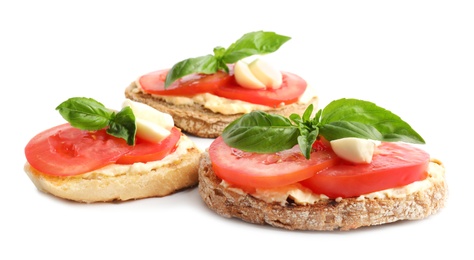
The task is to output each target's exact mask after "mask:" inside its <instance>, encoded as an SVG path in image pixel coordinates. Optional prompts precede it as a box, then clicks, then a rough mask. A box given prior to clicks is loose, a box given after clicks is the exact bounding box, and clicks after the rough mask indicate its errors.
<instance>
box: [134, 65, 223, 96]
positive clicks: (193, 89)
mask: <svg viewBox="0 0 474 260" xmlns="http://www.w3.org/2000/svg"><path fill="white" fill-rule="evenodd" d="M168 71H169V69H165V70H158V71H154V72H151V73H148V74H146V75H143V76H141V77H140V78H139V79H138V82H139V83H140V86H141V87H142V89H143V90H144V91H146V92H147V93H150V94H157V95H168V96H194V95H196V94H202V93H214V92H215V90H216V89H217V88H218V87H219V86H221V85H225V84H228V83H229V82H230V81H231V80H232V76H230V75H229V74H227V73H225V72H222V71H218V72H216V73H214V74H191V75H188V76H185V77H183V78H181V79H178V80H177V81H175V82H173V83H172V84H171V85H170V86H168V87H167V88H166V89H165V80H166V75H167V74H168Z"/></svg>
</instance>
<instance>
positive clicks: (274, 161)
mask: <svg viewBox="0 0 474 260" xmlns="http://www.w3.org/2000/svg"><path fill="white" fill-rule="evenodd" d="M209 156H210V159H211V161H212V168H213V170H214V172H215V174H216V175H217V176H218V177H220V178H221V179H223V180H225V181H227V182H229V183H232V184H234V185H237V186H241V187H254V188H255V187H256V188H273V187H279V186H284V185H288V184H292V183H296V182H299V181H301V180H304V179H307V178H309V177H311V176H313V175H314V173H316V172H318V171H321V170H323V169H325V168H328V167H330V166H332V165H334V164H336V163H337V162H338V161H339V158H338V157H337V156H336V155H335V154H334V153H333V152H332V151H330V150H314V151H313V152H312V153H311V159H309V160H307V159H306V158H305V157H304V156H303V155H302V153H301V151H300V149H299V147H298V146H295V147H293V148H292V149H289V150H285V151H282V152H278V153H275V154H258V153H249V152H243V151H241V150H238V149H235V148H232V147H229V146H228V145H227V144H226V143H225V142H224V140H223V139H222V137H218V138H216V139H215V140H214V141H213V142H212V143H211V145H210V146H209Z"/></svg>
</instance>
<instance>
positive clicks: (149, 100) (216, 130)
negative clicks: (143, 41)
mask: <svg viewBox="0 0 474 260" xmlns="http://www.w3.org/2000/svg"><path fill="white" fill-rule="evenodd" d="M125 97H126V98H128V99H131V100H133V101H137V102H141V103H145V104H147V105H149V106H152V107H154V108H155V109H157V110H159V111H161V112H164V113H167V114H170V115H171V116H172V117H173V120H174V122H175V126H177V127H179V128H181V129H182V130H183V131H185V132H187V133H189V134H191V135H194V136H198V137H203V138H216V137H218V136H219V135H221V133H222V131H223V130H224V128H225V127H226V126H227V125H228V124H229V123H231V122H232V121H234V120H236V119H237V118H239V117H241V116H242V115H243V114H234V115H224V114H220V113H214V112H213V111H211V110H209V109H207V108H205V107H203V106H202V105H199V104H192V105H175V104H171V103H167V102H165V101H164V100H163V99H161V98H160V97H158V96H154V95H151V94H147V93H144V92H143V91H141V90H140V89H139V88H138V87H137V84H136V83H135V82H132V83H131V84H130V85H129V86H128V87H127V88H126V89H125ZM317 101H318V99H317V97H315V98H313V99H312V100H311V101H310V102H308V103H293V104H290V105H286V106H282V107H279V108H275V109H271V110H268V111H266V112H267V113H276V114H280V115H283V116H286V117H288V116H289V115H291V114H293V113H297V114H302V113H303V112H304V110H305V109H306V108H307V107H308V105H309V104H310V103H313V104H317Z"/></svg>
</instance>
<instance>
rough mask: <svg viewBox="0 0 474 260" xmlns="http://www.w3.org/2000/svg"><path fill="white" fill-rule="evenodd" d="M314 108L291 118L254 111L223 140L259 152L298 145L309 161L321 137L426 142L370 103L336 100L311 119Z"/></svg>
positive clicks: (237, 122)
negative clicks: (314, 145) (313, 146)
mask: <svg viewBox="0 0 474 260" xmlns="http://www.w3.org/2000/svg"><path fill="white" fill-rule="evenodd" d="M313 109H314V107H313V105H312V104H311V105H309V106H308V107H307V108H306V110H305V111H304V113H303V115H302V116H300V115H298V114H292V115H290V117H289V119H288V118H286V117H284V116H281V115H276V114H268V113H266V112H262V111H253V112H250V113H248V114H245V115H243V116H242V117H240V118H239V119H237V120H235V121H233V122H232V123H230V124H229V125H228V126H227V127H226V128H225V129H224V131H223V133H222V137H223V139H224V141H225V142H226V144H227V145H229V146H231V147H234V148H237V149H240V150H243V151H247V152H257V153H275V152H279V151H282V150H286V149H290V148H292V147H293V146H294V145H296V144H298V145H299V146H300V149H301V152H302V153H303V155H304V156H305V157H306V158H307V159H309V157H310V154H311V149H312V145H313V143H314V142H315V141H316V140H317V138H318V136H323V137H324V138H325V139H326V140H328V141H331V140H335V139H340V138H345V137H357V138H365V139H373V140H379V141H385V142H396V141H402V142H407V143H415V144H424V143H425V141H424V140H423V138H422V137H421V136H420V135H419V134H418V133H417V132H415V131H414V130H413V129H412V128H411V126H410V125H409V124H407V123H406V122H405V121H403V120H402V119H401V118H400V117H399V116H397V115H395V114H393V113H392V112H390V111H388V110H386V109H384V108H381V107H379V106H377V105H375V104H374V103H371V102H368V101H363V100H358V99H339V100H335V101H332V102H331V103H329V104H328V105H327V106H326V107H325V108H323V109H320V110H319V111H318V112H317V113H316V114H315V116H314V117H313V118H311V115H312V114H313Z"/></svg>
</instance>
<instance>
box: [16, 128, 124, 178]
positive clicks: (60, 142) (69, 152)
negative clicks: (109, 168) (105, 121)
mask: <svg viewBox="0 0 474 260" xmlns="http://www.w3.org/2000/svg"><path fill="white" fill-rule="evenodd" d="M78 140H81V142H80V143H79V142H78ZM127 151H129V148H128V145H127V143H126V142H125V140H123V139H119V138H116V137H113V136H111V135H109V134H107V133H106V132H105V130H100V131H84V130H80V129H77V128H74V127H72V126H71V125H70V124H68V123H67V124H62V125H59V126H56V127H53V128H50V129H48V130H45V131H43V132H41V133H39V134H38V135H36V136H35V137H33V138H32V139H31V140H30V141H29V142H28V144H27V145H26V147H25V156H26V159H27V161H28V162H29V164H30V165H31V166H32V167H33V168H35V169H36V170H38V171H40V172H42V173H45V174H49V175H56V176H71V175H77V174H81V173H84V172H88V171H92V170H95V169H98V168H101V167H104V166H106V165H109V164H113V163H114V162H115V161H116V160H117V159H118V158H120V157H121V156H122V155H123V154H124V153H125V152H127ZM98 154H99V155H100V156H98Z"/></svg>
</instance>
